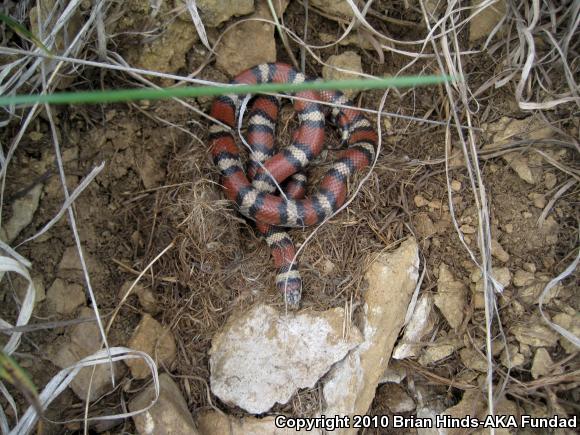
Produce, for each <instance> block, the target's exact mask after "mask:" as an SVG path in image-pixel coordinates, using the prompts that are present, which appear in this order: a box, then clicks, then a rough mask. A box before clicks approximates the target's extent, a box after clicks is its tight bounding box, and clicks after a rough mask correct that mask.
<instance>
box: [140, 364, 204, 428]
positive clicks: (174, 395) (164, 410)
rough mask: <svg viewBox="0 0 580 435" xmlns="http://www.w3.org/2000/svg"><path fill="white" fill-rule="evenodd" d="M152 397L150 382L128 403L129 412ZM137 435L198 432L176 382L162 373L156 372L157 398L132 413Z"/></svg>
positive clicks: (153, 394)
mask: <svg viewBox="0 0 580 435" xmlns="http://www.w3.org/2000/svg"><path fill="white" fill-rule="evenodd" d="M154 398H155V389H154V386H153V384H151V385H149V386H148V387H147V388H146V389H145V390H143V391H142V392H141V393H140V394H139V395H138V396H137V397H135V398H134V399H133V400H131V402H129V410H130V411H131V412H135V411H139V410H140V409H144V408H146V407H147V406H149V405H150V404H151V402H152V401H153V399H154ZM133 421H134V422H135V427H136V428H137V432H139V433H140V434H141V435H153V434H155V435H182V434H183V435H198V434H199V431H198V430H197V428H196V427H195V424H194V422H193V418H192V416H191V414H190V412H189V409H188V408H187V403H186V402H185V399H184V398H183V396H182V394H181V391H180V390H179V387H178V386H177V384H176V383H175V382H174V381H173V379H171V377H170V376H169V375H168V374H166V373H163V374H161V375H159V399H158V400H157V402H156V403H155V405H153V406H152V407H151V408H149V409H148V410H147V411H145V412H143V413H141V414H138V415H135V416H133Z"/></svg>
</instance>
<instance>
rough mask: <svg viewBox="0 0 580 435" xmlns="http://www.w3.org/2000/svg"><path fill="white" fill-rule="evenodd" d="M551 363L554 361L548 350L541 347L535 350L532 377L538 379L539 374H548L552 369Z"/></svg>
mask: <svg viewBox="0 0 580 435" xmlns="http://www.w3.org/2000/svg"><path fill="white" fill-rule="evenodd" d="M553 364H554V361H552V358H551V357H550V354H549V353H548V351H547V350H546V349H544V348H543V347H540V348H539V349H538V350H537V351H536V354H535V355H534V361H533V362H532V377H533V378H534V379H538V378H539V377H540V376H545V375H547V374H549V373H550V372H551V371H552V369H553V367H552V365H553Z"/></svg>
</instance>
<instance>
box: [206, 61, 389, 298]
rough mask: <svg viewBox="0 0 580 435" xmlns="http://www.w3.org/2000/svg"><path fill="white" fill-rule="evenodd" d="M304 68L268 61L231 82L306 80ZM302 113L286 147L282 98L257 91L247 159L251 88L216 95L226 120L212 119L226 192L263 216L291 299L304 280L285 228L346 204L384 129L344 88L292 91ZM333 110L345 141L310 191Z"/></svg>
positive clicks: (217, 111)
mask: <svg viewBox="0 0 580 435" xmlns="http://www.w3.org/2000/svg"><path fill="white" fill-rule="evenodd" d="M309 80H312V79H307V77H306V76H305V74H303V73H301V72H299V71H297V70H296V69H294V68H293V67H292V66H290V65H286V64H284V63H264V64H260V65H257V66H255V67H253V68H250V69H248V70H246V71H244V72H242V73H240V74H239V75H237V76H236V77H235V78H234V79H233V80H232V81H231V82H230V83H232V84H238V85H240V84H248V85H253V84H260V83H304V82H306V81H309ZM290 97H291V98H292V99H293V108H294V110H295V111H296V113H297V117H298V128H297V129H296V131H295V132H294V133H293V135H292V141H291V143H290V144H289V145H287V146H286V147H284V148H282V149H279V147H278V146H276V144H275V126H276V120H277V117H278V113H279V99H278V98H277V97H273V96H268V95H259V96H257V97H255V98H254V100H253V104H252V105H251V108H250V110H249V113H248V122H247V134H246V135H247V141H246V142H247V144H248V145H249V147H250V153H249V156H248V158H247V159H246V160H247V164H244V159H243V158H242V152H241V150H240V148H239V147H238V145H237V144H236V140H235V138H234V134H233V132H234V131H235V129H236V126H237V123H238V117H239V116H240V107H241V106H242V101H243V98H244V96H243V95H237V94H228V95H221V96H219V97H216V98H215V99H214V100H213V103H212V105H211V111H210V116H211V117H213V118H214V119H215V120H217V121H219V122H216V123H212V125H211V126H210V127H209V145H210V151H211V155H212V158H213V162H214V164H215V166H217V168H218V169H219V171H220V173H221V178H222V181H221V185H222V187H223V190H224V192H225V196H226V197H227V198H228V199H229V200H231V201H233V202H234V203H235V204H236V206H237V209H238V210H239V212H240V213H241V214H242V215H243V216H245V217H246V218H248V219H250V220H252V221H254V222H255V224H256V228H257V230H258V232H259V233H260V235H261V236H263V237H264V238H265V239H266V242H267V244H268V246H269V248H270V250H271V253H272V257H273V260H274V265H275V267H276V268H277V275H276V287H277V289H278V290H279V291H280V292H281V293H282V295H283V296H284V300H285V301H286V303H287V304H288V305H289V306H292V307H297V306H298V305H299V303H300V299H301V293H302V280H301V276H300V272H299V270H298V263H297V261H296V259H295V257H296V248H295V246H294V243H293V242H292V239H291V238H290V236H289V235H288V233H287V232H286V230H285V228H303V227H307V226H311V225H316V224H320V223H322V222H324V221H325V220H326V219H328V218H330V217H331V216H333V215H334V214H335V213H336V212H337V210H338V209H339V208H340V207H341V206H342V205H343V204H344V202H345V200H346V197H347V193H348V192H347V191H348V182H349V179H350V178H351V176H352V175H353V174H354V173H355V172H357V171H360V170H362V169H364V168H366V167H367V166H369V165H370V164H371V163H372V162H373V161H374V159H375V154H376V145H377V139H378V138H377V133H376V130H375V128H374V127H373V126H372V124H371V122H370V121H369V119H368V118H367V117H366V116H365V115H364V114H362V113H361V111H360V110H357V109H356V108H355V107H353V105H352V103H351V102H350V101H349V99H348V98H347V97H346V96H345V95H344V94H343V93H342V92H340V91H312V90H307V91H301V92H296V93H294V94H290ZM327 118H330V122H331V124H334V125H335V126H336V127H337V128H338V130H339V132H340V137H341V143H342V144H343V145H344V146H345V147H346V148H345V149H344V150H342V151H341V152H340V155H339V156H338V158H337V159H336V160H335V161H334V162H333V163H332V164H331V165H330V168H329V169H328V170H327V172H326V173H325V175H324V176H323V178H322V180H321V182H320V184H319V186H317V187H313V188H311V189H310V190H311V193H310V194H309V196H305V194H306V183H307V178H306V174H305V171H306V168H307V166H308V165H309V164H310V163H311V162H312V161H313V160H314V159H316V158H317V157H318V156H319V155H320V154H321V152H322V151H323V149H324V138H325V125H326V120H327Z"/></svg>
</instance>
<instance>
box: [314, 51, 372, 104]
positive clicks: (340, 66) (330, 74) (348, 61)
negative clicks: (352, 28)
mask: <svg viewBox="0 0 580 435" xmlns="http://www.w3.org/2000/svg"><path fill="white" fill-rule="evenodd" d="M326 63H327V64H328V65H324V66H323V67H322V77H324V79H325V80H346V79H353V78H355V79H358V78H360V75H359V74H355V73H362V72H363V69H362V61H361V57H360V56H359V55H358V54H357V53H355V52H354V51H345V52H344V53H342V54H337V55H334V56H330V57H329V58H328V59H327V60H326ZM340 70H345V71H340ZM347 71H353V72H347ZM342 92H343V93H344V95H345V96H347V97H348V98H349V99H351V100H352V99H353V98H354V97H355V96H356V95H357V94H358V93H359V92H360V91H357V90H352V89H345V90H344V91H342Z"/></svg>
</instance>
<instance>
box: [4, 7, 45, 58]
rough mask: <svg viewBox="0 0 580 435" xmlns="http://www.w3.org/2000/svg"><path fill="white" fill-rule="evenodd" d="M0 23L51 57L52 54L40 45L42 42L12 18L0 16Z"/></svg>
mask: <svg viewBox="0 0 580 435" xmlns="http://www.w3.org/2000/svg"><path fill="white" fill-rule="evenodd" d="M0 21H2V22H3V23H6V25H7V26H8V27H10V28H11V29H12V30H14V31H15V32H16V33H17V34H18V35H19V36H21V37H22V38H24V39H28V40H29V41H32V43H33V44H35V45H36V46H37V47H39V48H41V49H42V50H43V51H44V52H45V53H46V54H48V55H50V56H52V54H53V53H52V52H51V51H50V50H49V49H48V48H47V47H46V46H45V45H44V44H43V43H42V41H41V40H40V39H38V38H37V37H36V35H35V34H34V33H32V32H31V31H30V30H28V29H27V28H26V27H24V26H23V25H22V24H20V23H19V22H18V21H16V20H15V19H14V18H12V17H9V16H8V15H5V14H0Z"/></svg>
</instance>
